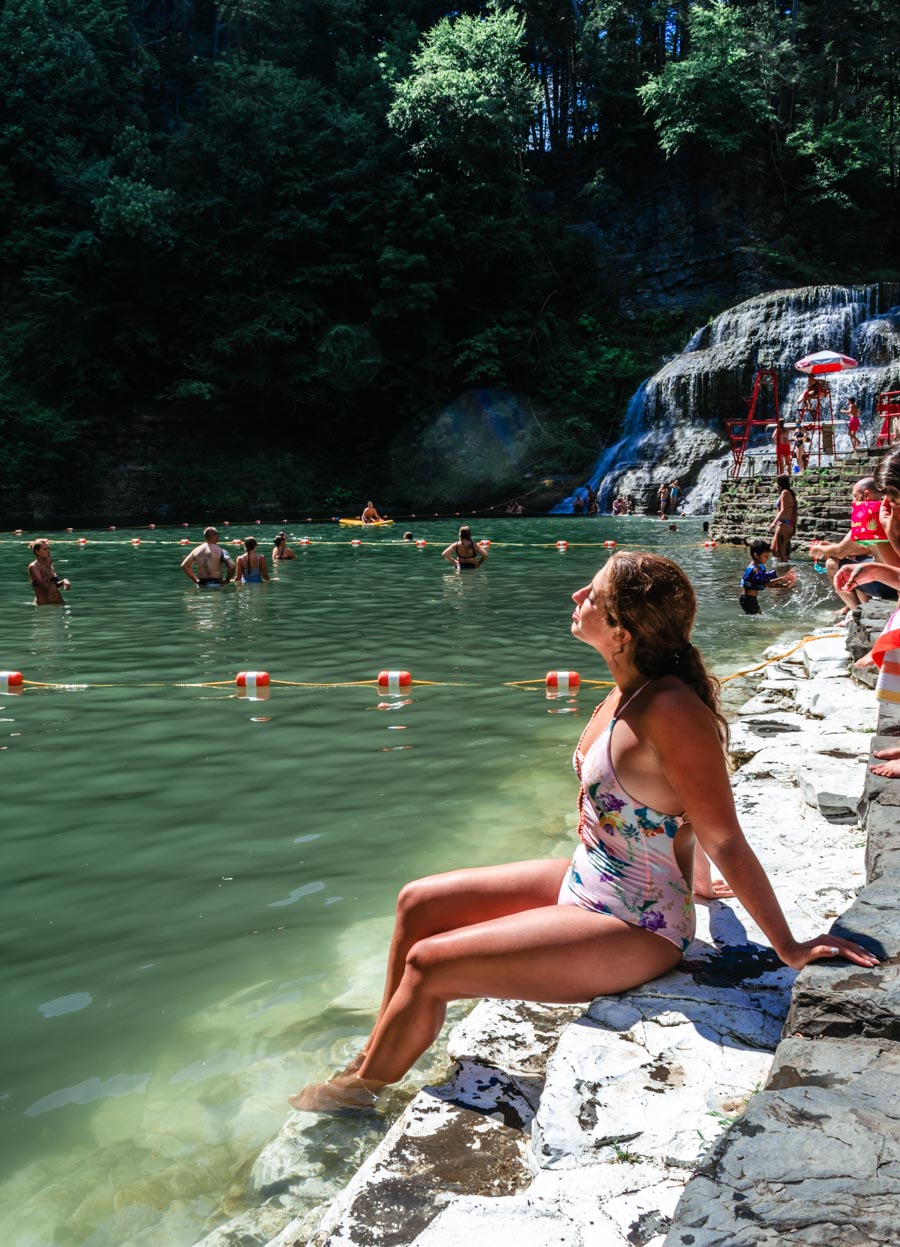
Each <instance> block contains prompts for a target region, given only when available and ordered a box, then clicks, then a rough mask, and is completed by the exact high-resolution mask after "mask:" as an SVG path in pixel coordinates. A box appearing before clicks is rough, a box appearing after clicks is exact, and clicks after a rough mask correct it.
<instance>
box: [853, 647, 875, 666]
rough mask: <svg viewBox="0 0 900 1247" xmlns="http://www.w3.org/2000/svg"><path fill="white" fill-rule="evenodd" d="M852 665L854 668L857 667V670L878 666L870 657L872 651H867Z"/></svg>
mask: <svg viewBox="0 0 900 1247" xmlns="http://www.w3.org/2000/svg"><path fill="white" fill-rule="evenodd" d="M853 665H854V667H857V668H859V667H877V666H878V664H877V663H876V661H875V659H874V658H873V657H872V651H871V650H869V652H868V654H863V656H862V658H857V660H856V662H855V663H854V664H853Z"/></svg>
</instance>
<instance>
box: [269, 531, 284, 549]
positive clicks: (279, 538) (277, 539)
mask: <svg viewBox="0 0 900 1247" xmlns="http://www.w3.org/2000/svg"><path fill="white" fill-rule="evenodd" d="M272 544H273V545H276V546H280V545H283V544H284V533H276V534H275V536H274V537H273V539H272Z"/></svg>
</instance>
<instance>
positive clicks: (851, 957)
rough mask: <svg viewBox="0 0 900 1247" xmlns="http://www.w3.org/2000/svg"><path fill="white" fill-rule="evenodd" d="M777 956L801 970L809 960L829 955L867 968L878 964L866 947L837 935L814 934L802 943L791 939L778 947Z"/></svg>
mask: <svg viewBox="0 0 900 1247" xmlns="http://www.w3.org/2000/svg"><path fill="white" fill-rule="evenodd" d="M778 956H779V957H780V958H781V960H782V961H783V962H784V963H785V965H788V966H790V967H791V969H792V970H802V969H803V967H804V966H807V965H809V963H810V962H811V961H824V960H826V959H828V958H830V957H846V959H847V960H848V961H853V962H855V963H856V965H858V966H865V967H866V968H867V969H871V968H872V967H873V966H877V965H878V964H879V962H878V958H877V957H876V956H874V954H873V953H870V952H869V950H868V949H867V948H863V947H862V946H861V945H859V944H854V943H853V941H852V940H845V939H843V938H842V937H841V936H839V935H815V936H813V938H812V939H811V940H803V942H802V943H801V942H799V941H798V940H792V941H791V942H790V944H788V945H787V947H785V948H783V949H779V951H778Z"/></svg>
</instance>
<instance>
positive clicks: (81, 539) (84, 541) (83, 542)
mask: <svg viewBox="0 0 900 1247" xmlns="http://www.w3.org/2000/svg"><path fill="white" fill-rule="evenodd" d="M78 544H79V545H80V546H86V545H87V537H79V538H78Z"/></svg>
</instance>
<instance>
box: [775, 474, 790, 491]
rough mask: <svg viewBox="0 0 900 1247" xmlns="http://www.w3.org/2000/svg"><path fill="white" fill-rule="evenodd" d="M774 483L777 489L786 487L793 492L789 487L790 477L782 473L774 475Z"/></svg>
mask: <svg viewBox="0 0 900 1247" xmlns="http://www.w3.org/2000/svg"><path fill="white" fill-rule="evenodd" d="M775 484H776V485H777V486H778V488H779V489H788V490H790V492H791V493H793V492H794V491H793V489H791V478H790V477H789V476H786V475H785V474H784V473H782V475H781V476H776V477H775Z"/></svg>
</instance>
